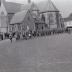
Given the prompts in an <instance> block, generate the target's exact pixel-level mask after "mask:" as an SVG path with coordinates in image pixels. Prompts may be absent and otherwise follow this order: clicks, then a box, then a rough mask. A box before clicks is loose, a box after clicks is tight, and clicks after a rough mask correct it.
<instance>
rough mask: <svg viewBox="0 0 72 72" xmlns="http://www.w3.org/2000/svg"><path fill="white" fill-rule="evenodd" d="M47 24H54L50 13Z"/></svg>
mask: <svg viewBox="0 0 72 72" xmlns="http://www.w3.org/2000/svg"><path fill="white" fill-rule="evenodd" d="M49 23H50V24H53V23H54V19H53V14H52V13H50V14H49Z"/></svg>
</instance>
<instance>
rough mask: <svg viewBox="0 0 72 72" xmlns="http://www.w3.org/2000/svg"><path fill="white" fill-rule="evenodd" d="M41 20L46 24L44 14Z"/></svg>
mask: <svg viewBox="0 0 72 72" xmlns="http://www.w3.org/2000/svg"><path fill="white" fill-rule="evenodd" d="M41 20H42V21H44V22H45V16H44V14H42V17H41Z"/></svg>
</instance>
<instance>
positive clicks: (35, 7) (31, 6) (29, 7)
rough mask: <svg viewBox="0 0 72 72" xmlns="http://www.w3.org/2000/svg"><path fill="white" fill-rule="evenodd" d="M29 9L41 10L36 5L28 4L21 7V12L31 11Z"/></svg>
mask: <svg viewBox="0 0 72 72" xmlns="http://www.w3.org/2000/svg"><path fill="white" fill-rule="evenodd" d="M29 9H32V10H39V9H38V7H37V6H36V4H35V3H30V4H26V5H22V6H21V10H29Z"/></svg>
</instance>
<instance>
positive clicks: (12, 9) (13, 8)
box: [4, 2, 22, 13]
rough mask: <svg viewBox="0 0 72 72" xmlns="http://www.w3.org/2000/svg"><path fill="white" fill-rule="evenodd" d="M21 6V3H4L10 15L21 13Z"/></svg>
mask: <svg viewBox="0 0 72 72" xmlns="http://www.w3.org/2000/svg"><path fill="white" fill-rule="evenodd" d="M21 5H22V4H19V3H13V2H4V6H5V8H6V11H7V12H8V13H16V12H19V11H20V9H21Z"/></svg>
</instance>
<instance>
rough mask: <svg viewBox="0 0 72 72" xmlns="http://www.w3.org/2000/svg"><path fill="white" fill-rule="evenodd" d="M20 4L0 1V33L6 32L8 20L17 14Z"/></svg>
mask: <svg viewBox="0 0 72 72" xmlns="http://www.w3.org/2000/svg"><path fill="white" fill-rule="evenodd" d="M20 8H21V4H18V3H12V2H6V1H5V0H0V32H3V33H6V32H8V31H9V30H8V27H9V23H10V20H11V19H12V17H13V15H14V14H15V13H16V12H19V11H20Z"/></svg>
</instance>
